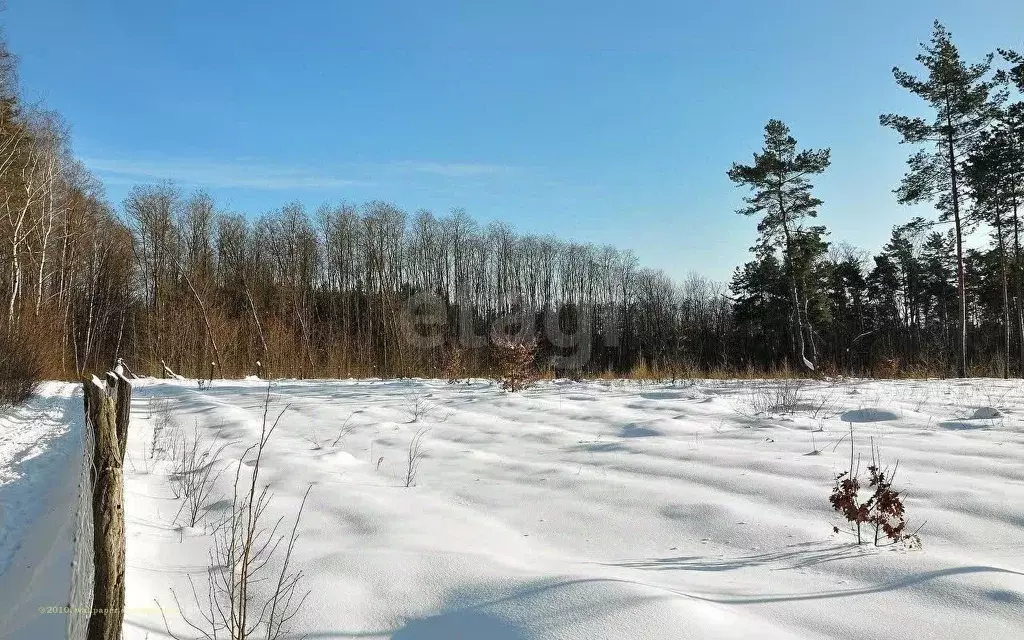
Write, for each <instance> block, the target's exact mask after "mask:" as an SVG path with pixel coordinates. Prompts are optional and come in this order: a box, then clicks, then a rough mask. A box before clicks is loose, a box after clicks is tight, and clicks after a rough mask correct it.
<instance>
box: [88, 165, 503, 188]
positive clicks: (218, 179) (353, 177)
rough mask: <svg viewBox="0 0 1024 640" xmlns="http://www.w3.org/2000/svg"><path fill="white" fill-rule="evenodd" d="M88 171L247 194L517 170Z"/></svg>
mask: <svg viewBox="0 0 1024 640" xmlns="http://www.w3.org/2000/svg"><path fill="white" fill-rule="evenodd" d="M84 162H85V164H86V166H88V167H89V168H90V169H92V170H93V171H95V172H96V173H97V174H98V175H99V176H100V177H101V178H102V179H103V180H104V181H106V182H108V183H111V184H125V183H136V182H152V181H160V180H173V181H175V182H178V183H182V184H188V185H197V186H206V187H210V188H244V189H266V190H286V189H341V188H346V187H358V186H369V185H373V184H378V183H379V182H380V181H381V180H387V179H388V178H391V179H395V178H398V179H402V180H409V179H413V176H415V175H422V176H434V177H441V178H451V179H470V178H484V177H493V176H498V175H502V174H508V173H510V172H511V171H513V169H514V168H513V167H507V166H501V165H494V164H480V163H459V162H455V163H452V162H412V161H403V162H394V163H390V164H388V163H380V164H346V165H342V166H341V167H339V168H335V169H333V170H330V169H328V170H325V169H320V170H315V169H308V168H301V167H280V166H273V165H266V164H261V163H259V162H253V161H251V160H240V161H237V162H212V161H209V160H189V159H181V158H178V159H166V160H127V159H112V158H86V159H85V160H84Z"/></svg>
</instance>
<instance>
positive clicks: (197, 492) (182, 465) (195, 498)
mask: <svg viewBox="0 0 1024 640" xmlns="http://www.w3.org/2000/svg"><path fill="white" fill-rule="evenodd" d="M174 448H175V456H176V457H175V465H174V469H173V471H172V472H171V491H172V492H173V493H174V497H175V498H181V499H182V503H181V508H180V509H178V513H177V514H175V516H174V521H175V522H177V521H178V518H179V517H181V516H182V515H184V516H185V523H186V524H187V525H188V526H190V527H194V526H196V524H197V523H198V522H199V521H200V520H201V519H202V517H203V515H204V514H205V512H206V509H207V507H208V506H209V504H210V502H211V500H212V498H213V490H214V486H215V485H216V482H217V478H218V477H219V476H220V473H221V470H217V469H216V467H217V466H218V464H217V462H218V461H219V460H220V454H221V452H223V450H224V445H221V446H219V447H216V446H214V445H213V444H206V443H204V442H203V439H202V437H200V435H199V429H198V427H197V428H196V429H195V431H194V432H193V434H192V435H191V436H188V435H185V434H182V435H181V437H180V439H179V440H178V444H176V445H175V447H174Z"/></svg>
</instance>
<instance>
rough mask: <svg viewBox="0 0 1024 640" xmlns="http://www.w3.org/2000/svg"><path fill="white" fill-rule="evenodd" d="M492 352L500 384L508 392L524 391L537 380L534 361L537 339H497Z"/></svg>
mask: <svg viewBox="0 0 1024 640" xmlns="http://www.w3.org/2000/svg"><path fill="white" fill-rule="evenodd" d="M491 350H492V353H493V356H494V360H495V362H496V364H497V366H498V372H499V374H500V376H501V377H500V378H499V380H498V382H499V383H500V384H501V388H502V389H504V390H506V391H513V392H515V391H522V390H523V389H525V388H527V387H528V386H530V385H531V384H532V383H533V382H534V380H536V379H537V378H536V372H535V371H534V370H533V360H534V357H535V356H536V354H537V339H536V338H527V339H524V340H514V339H511V338H504V337H502V338H497V339H495V340H494V342H493V344H492V346H491Z"/></svg>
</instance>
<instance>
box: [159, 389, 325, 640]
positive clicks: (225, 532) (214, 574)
mask: <svg viewBox="0 0 1024 640" xmlns="http://www.w3.org/2000/svg"><path fill="white" fill-rule="evenodd" d="M287 410H288V407H285V408H284V409H283V410H282V411H281V413H279V414H278V416H277V419H275V420H274V422H273V423H272V424H270V423H269V422H268V415H269V411H270V388H269V387H268V388H267V397H266V400H265V404H264V410H263V426H262V429H261V431H260V437H259V440H258V441H257V442H256V443H255V444H253V445H252V446H251V447H249V448H248V449H246V450H245V452H244V453H243V454H242V457H241V459H240V460H239V461H238V463H237V467H236V470H235V480H234V492H233V495H232V501H231V512H230V514H229V515H228V517H227V519H226V520H225V521H224V523H223V524H222V525H221V526H220V527H219V528H218V529H217V531H216V533H215V535H214V547H213V550H212V551H211V552H210V559H209V572H208V574H207V585H206V589H205V593H203V594H201V593H200V589H199V588H197V586H196V584H195V582H194V581H193V580H192V577H191V576H189V586H190V587H191V589H192V597H193V599H194V601H195V603H196V605H197V606H198V608H199V616H198V617H196V618H192V617H189V616H187V615H185V614H184V613H182V614H181V616H182V619H183V620H184V622H185V624H186V625H188V627H189V628H191V629H192V631H193V632H195V633H197V634H199V637H201V638H204V639H205V640H221V639H228V640H248V639H252V638H256V637H259V638H263V639H265V640H279V639H280V638H282V637H285V634H287V632H288V627H289V623H290V622H291V620H292V619H294V618H295V616H296V615H297V614H298V613H299V611H300V610H301V608H302V605H303V604H304V603H305V601H306V598H307V597H308V596H309V592H305V593H303V592H301V591H300V590H299V585H300V583H301V581H302V578H303V573H302V571H296V570H294V569H293V568H292V555H293V553H294V551H295V545H296V542H297V541H298V526H299V520H300V519H301V518H302V511H303V509H304V508H305V506H306V500H307V498H308V497H309V491H310V489H312V487H310V488H309V489H307V490H306V493H305V495H304V496H303V497H302V503H301V504H300V506H299V510H298V513H296V515H295V521H294V523H293V524H292V528H291V532H290V534H288V535H285V534H284V533H280V534H279V533H278V531H279V529H280V527H281V523H282V522H283V519H278V520H277V521H276V522H274V523H268V522H267V517H266V510H267V507H268V506H269V505H270V503H271V500H272V498H273V495H272V494H271V493H270V488H269V487H268V486H263V487H262V488H261V487H260V482H259V476H260V469H261V463H262V460H263V454H264V451H265V449H266V446H267V443H268V442H269V440H270V437H271V435H273V433H274V430H275V429H276V428H277V425H278V424H279V423H280V421H281V418H282V416H284V413H285V411H287ZM250 457H251V458H252V459H251V460H249V461H247V460H246V459H247V458H250ZM250 465H251V471H250V472H249V477H247V478H246V477H243V475H242V473H243V472H242V470H243V469H244V468H246V467H248V466H250ZM277 560H279V561H280V570H279V571H277V572H276V573H271V572H270V567H271V565H272V563H274V562H275V561H277ZM258 585H264V586H258ZM171 594H172V596H173V597H174V603H175V605H176V607H177V610H178V611H179V612H180V611H182V607H181V603H180V601H179V598H178V594H177V593H175V592H174V591H173V590H172V591H171ZM157 606H158V607H160V603H159V602H157ZM160 612H161V616H162V617H163V621H164V627H165V629H166V630H167V634H168V635H170V636H171V637H172V638H175V639H176V640H180V638H179V637H178V636H176V635H174V634H173V633H172V632H171V629H170V625H169V624H168V621H167V616H166V612H164V610H163V608H162V607H160Z"/></svg>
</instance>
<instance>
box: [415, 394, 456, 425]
mask: <svg viewBox="0 0 1024 640" xmlns="http://www.w3.org/2000/svg"><path fill="white" fill-rule="evenodd" d="M405 401H406V405H405V412H406V414H408V415H409V422H410V423H414V422H420V421H421V420H429V419H431V418H436V419H439V420H441V421H442V422H443V421H444V420H446V419H447V418H448V416H447V415H445V416H441V415H440V414H441V406H440V405H439V404H438V403H437V402H436V401H434V400H433V394H430V393H423V392H420V391H415V390H413V391H410V392H409V393H407V394H406V395H405Z"/></svg>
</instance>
